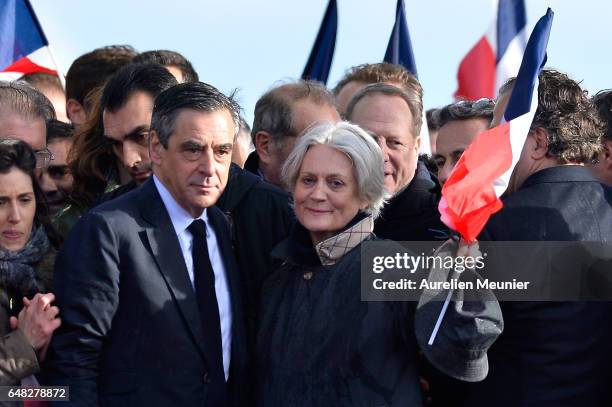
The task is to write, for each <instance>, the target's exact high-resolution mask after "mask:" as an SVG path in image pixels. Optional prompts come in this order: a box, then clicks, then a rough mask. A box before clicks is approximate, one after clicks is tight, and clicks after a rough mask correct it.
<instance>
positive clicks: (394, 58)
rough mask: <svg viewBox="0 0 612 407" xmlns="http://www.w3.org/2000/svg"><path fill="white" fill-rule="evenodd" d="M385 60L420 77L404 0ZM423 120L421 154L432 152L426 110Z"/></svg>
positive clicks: (397, 11) (398, 0)
mask: <svg viewBox="0 0 612 407" xmlns="http://www.w3.org/2000/svg"><path fill="white" fill-rule="evenodd" d="M384 61H385V62H388V63H390V64H398V65H402V66H403V67H404V68H406V69H407V70H408V72H410V73H411V74H413V75H414V76H417V77H418V74H417V68H416V62H415V61H414V53H413V52H412V43H411V42H410V33H409V32H408V23H407V21H406V10H405V6H404V0H397V7H396V9H395V24H394V25H393V30H392V31H391V37H389V44H388V45H387V51H386V52H385V58H384ZM422 120H423V126H421V134H420V136H421V148H420V151H419V152H420V153H421V154H431V145H430V143H429V130H428V129H427V119H426V117H425V111H423V117H422Z"/></svg>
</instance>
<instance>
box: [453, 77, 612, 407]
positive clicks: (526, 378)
mask: <svg viewBox="0 0 612 407" xmlns="http://www.w3.org/2000/svg"><path fill="white" fill-rule="evenodd" d="M514 84H515V80H513V79H512V80H510V81H509V82H508V83H507V84H506V85H504V86H503V87H502V88H501V91H500V100H499V102H498V104H497V106H496V107H495V113H494V118H493V125H495V124H496V123H499V120H500V117H501V114H502V112H503V111H504V110H505V105H506V104H507V102H508V99H509V96H510V93H511V91H512V88H513V87H514ZM602 133H603V127H602V123H601V121H600V120H599V118H598V115H597V110H596V109H595V106H594V105H593V103H592V102H591V101H590V100H589V98H588V97H587V95H586V92H584V91H583V90H582V89H581V88H580V86H579V84H578V83H577V82H575V81H573V80H572V79H570V78H569V77H568V76H567V75H565V74H563V73H561V72H557V71H554V70H544V71H542V72H541V73H540V75H539V87H538V108H537V111H536V114H535V118H534V120H533V122H532V124H531V129H530V132H529V135H528V136H527V139H526V141H525V144H524V147H523V150H522V152H521V155H520V158H519V161H518V163H517V165H516V167H515V169H514V173H513V175H512V177H511V180H510V188H509V192H508V195H507V196H506V197H504V198H503V203H504V207H503V209H502V210H501V211H500V212H498V213H497V214H495V215H494V216H493V217H491V219H490V220H489V222H488V223H487V225H486V227H485V230H484V231H483V232H482V234H481V236H479V240H480V241H484V240H492V241H497V242H501V241H522V242H530V243H529V244H528V245H524V246H522V248H521V253H517V252H516V251H514V252H513V253H510V254H508V255H506V254H504V255H503V261H504V262H505V266H509V268H508V269H507V270H513V272H514V273H515V274H516V273H520V272H522V270H525V269H526V268H527V267H529V266H530V265H532V264H533V263H532V259H536V260H537V259H539V260H543V261H536V263H537V264H538V266H537V267H531V270H529V273H530V276H533V277H534V278H536V279H539V278H546V279H547V281H548V284H550V286H548V285H547V287H546V288H549V289H551V292H557V294H558V293H559V291H555V290H554V289H553V288H555V289H556V288H557V287H556V285H555V283H557V282H559V281H563V284H562V287H561V285H559V286H560V287H561V288H563V289H565V290H567V289H569V288H575V289H577V290H580V289H584V288H585V285H588V283H589V281H590V282H591V283H592V282H593V281H594V274H593V273H592V271H593V266H592V264H589V266H588V267H587V266H584V265H583V264H581V263H579V262H578V261H577V256H575V254H576V252H569V254H568V253H567V252H560V251H557V253H555V255H550V256H546V257H542V256H544V255H543V254H542V252H536V250H537V249H538V248H540V249H541V248H542V247H544V245H542V244H537V243H535V244H534V243H533V242H537V241H547V242H549V243H547V244H546V246H547V247H555V248H556V247H559V245H558V244H557V245H555V246H553V245H552V244H551V243H550V242H581V243H580V245H577V246H581V247H585V246H584V245H585V242H589V244H593V243H595V244H596V245H599V246H601V245H602V244H605V245H607V246H606V247H609V245H610V243H612V188H610V187H607V186H605V185H603V184H601V183H599V182H598V181H597V179H596V178H595V177H594V176H593V174H592V173H591V171H590V170H589V169H588V168H586V166H585V164H588V163H591V162H592V160H593V159H594V157H596V156H597V154H598V152H599V150H600V148H601V136H602ZM497 247H499V246H497ZM532 247H533V249H532ZM563 247H571V246H569V244H566V245H565V246H563ZM588 247H592V246H588ZM583 250H584V249H583ZM607 253H608V254H609V253H610V252H609V251H608V252H607ZM562 266H563V267H562ZM607 271H609V269H608V270H607ZM598 281H599V280H598ZM602 281H603V280H602ZM574 286H575V287H574ZM580 292H581V293H584V292H585V291H580ZM565 294H566V295H567V293H565ZM568 298H569V297H567V296H564V297H559V296H557V297H555V298H552V297H550V296H549V297H542V298H539V300H540V301H537V302H512V301H511V302H504V303H502V312H503V315H504V332H503V333H502V335H501V336H500V337H499V339H498V340H497V342H496V343H495V344H494V345H493V346H492V347H491V349H490V350H489V353H488V358H489V366H490V371H489V376H488V377H487V378H486V379H485V380H484V381H483V382H481V383H478V384H472V385H469V386H468V388H467V389H466V399H465V400H463V402H462V403H459V404H462V405H466V406H492V405H495V406H539V407H543V406H551V407H552V406H606V405H607V406H609V405H612V404H611V399H612V397H611V396H612V392H611V389H610V382H611V379H612V377H611V369H610V362H612V347H610V343H612V324H610V315H612V303H611V302H582V301H573V302H568V301H555V302H552V301H551V300H565V299H568ZM579 298H584V297H582V296H580V297H579ZM454 405H458V404H457V402H456V400H455V401H454Z"/></svg>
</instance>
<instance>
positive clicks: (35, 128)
mask: <svg viewBox="0 0 612 407" xmlns="http://www.w3.org/2000/svg"><path fill="white" fill-rule="evenodd" d="M0 137H13V138H16V139H19V140H22V141H25V142H26V143H27V144H29V145H30V147H32V148H33V149H34V150H42V149H44V148H45V146H46V138H47V126H46V124H45V120H44V118H42V117H34V116H32V117H29V115H26V114H23V113H20V112H15V111H13V110H11V109H7V108H5V109H0Z"/></svg>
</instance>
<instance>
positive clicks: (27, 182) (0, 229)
mask: <svg viewBox="0 0 612 407" xmlns="http://www.w3.org/2000/svg"><path fill="white" fill-rule="evenodd" d="M35 213H36V198H35V197H34V188H33V187H32V179H31V178H30V176H29V175H28V174H26V173H25V172H23V171H21V170H20V169H18V168H17V167H13V168H11V170H10V171H9V172H7V173H6V174H2V173H0V246H2V247H4V248H5V249H7V250H10V251H17V250H19V249H22V248H23V247H24V246H25V244H26V243H27V242H28V239H29V238H30V233H31V232H32V224H33V223H34V214H35Z"/></svg>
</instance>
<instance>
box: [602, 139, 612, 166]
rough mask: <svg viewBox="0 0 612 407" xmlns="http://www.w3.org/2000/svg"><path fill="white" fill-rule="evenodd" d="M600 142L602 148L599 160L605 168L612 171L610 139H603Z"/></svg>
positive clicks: (611, 145) (611, 142) (611, 141)
mask: <svg viewBox="0 0 612 407" xmlns="http://www.w3.org/2000/svg"><path fill="white" fill-rule="evenodd" d="M602 144H603V149H602V150H601V153H600V154H599V162H601V163H602V165H603V166H604V167H605V168H607V169H608V170H610V171H612V140H604V141H603V143H602Z"/></svg>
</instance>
